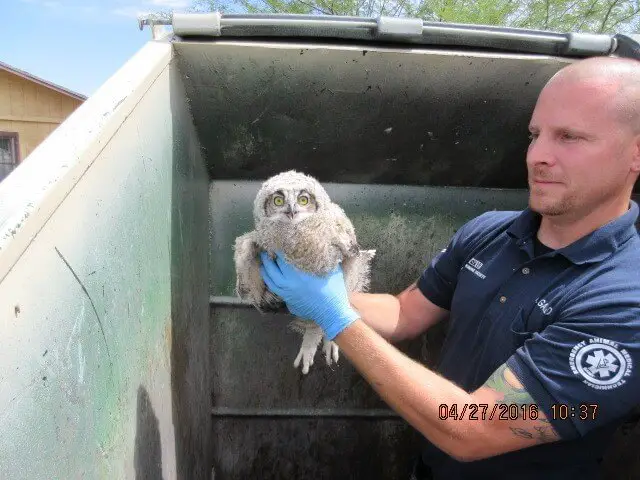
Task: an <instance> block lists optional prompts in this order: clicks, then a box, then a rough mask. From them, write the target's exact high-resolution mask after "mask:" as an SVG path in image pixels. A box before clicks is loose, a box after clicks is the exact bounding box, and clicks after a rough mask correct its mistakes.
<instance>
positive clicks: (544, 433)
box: [533, 427, 556, 441]
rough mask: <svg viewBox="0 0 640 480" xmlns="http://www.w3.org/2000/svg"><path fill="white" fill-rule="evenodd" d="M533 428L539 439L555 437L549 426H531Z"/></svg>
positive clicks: (545, 439) (544, 439)
mask: <svg viewBox="0 0 640 480" xmlns="http://www.w3.org/2000/svg"><path fill="white" fill-rule="evenodd" d="M533 429H534V430H535V431H536V432H538V435H536V436H537V437H538V438H539V439H540V440H543V441H547V440H553V439H554V438H556V436H555V435H554V434H553V433H552V432H551V431H550V427H533Z"/></svg>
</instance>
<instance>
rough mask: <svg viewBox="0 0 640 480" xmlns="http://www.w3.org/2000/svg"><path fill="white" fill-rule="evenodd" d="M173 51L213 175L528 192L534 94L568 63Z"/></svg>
mask: <svg viewBox="0 0 640 480" xmlns="http://www.w3.org/2000/svg"><path fill="white" fill-rule="evenodd" d="M175 48H176V55H177V60H178V62H179V64H180V66H181V70H182V71H183V72H184V74H185V77H188V78H185V84H186V87H187V94H188V96H189V99H190V101H191V103H192V105H193V111H194V117H195V124H196V128H197V129H198V131H199V134H200V137H201V139H202V146H203V148H204V149H205V151H206V155H207V163H208V166H209V169H210V172H211V175H212V177H213V178H216V179H220V180H222V179H233V180H240V179H244V180H250V179H256V178H265V177H268V176H269V175H271V174H272V173H274V171H276V170H284V169H288V168H294V167H299V168H304V169H305V170H306V171H307V172H308V173H311V174H313V175H315V176H317V177H318V178H319V179H320V180H321V181H325V182H328V181H337V182H350V183H362V184H373V183H378V184H400V185H440V186H465V187H471V186H475V187H494V188H503V187H504V188H521V187H525V186H526V184H525V182H524V179H525V168H524V154H525V152H526V147H527V144H528V131H527V125H528V122H529V117H530V114H531V111H532V109H533V106H534V104H535V100H536V97H537V94H538V92H539V90H540V88H541V87H542V85H543V84H544V82H545V81H546V80H547V79H548V78H549V77H550V76H551V75H553V74H554V73H555V72H556V71H557V70H558V69H559V68H560V67H562V66H563V65H565V64H567V63H568V62H570V61H571V60H569V59H559V58H552V57H548V56H544V55H540V56H536V55H524V54H520V55H515V54H500V53H496V52H482V51H455V50H451V49H427V48H420V47H418V48H411V49H404V50H403V49H394V48H391V47H390V48H381V47H372V46H370V45H366V44H362V45H349V46H346V45H325V44H322V43H319V42H317V43H306V42H297V43H290V44H286V43H278V42H276V41H271V42H263V43H258V42H255V43H244V44H240V43H236V44H234V43H233V42H228V41H227V42H215V43H198V42H192V43H187V42H181V43H178V44H176V46H175ZM230 106H232V108H230Z"/></svg>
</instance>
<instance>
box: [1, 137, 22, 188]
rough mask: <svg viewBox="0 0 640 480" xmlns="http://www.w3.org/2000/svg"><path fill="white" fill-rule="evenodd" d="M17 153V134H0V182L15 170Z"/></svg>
mask: <svg viewBox="0 0 640 480" xmlns="http://www.w3.org/2000/svg"><path fill="white" fill-rule="evenodd" d="M18 153H19V149H18V134H17V133H7V132H0V182H1V181H2V180H4V179H5V177H7V175H9V174H10V173H11V172H12V171H13V169H14V168H16V165H17V164H18V160H19V158H18Z"/></svg>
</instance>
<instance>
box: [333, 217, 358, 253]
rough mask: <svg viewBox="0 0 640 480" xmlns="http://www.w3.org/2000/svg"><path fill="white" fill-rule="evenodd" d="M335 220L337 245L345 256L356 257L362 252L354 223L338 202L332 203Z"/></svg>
mask: <svg viewBox="0 0 640 480" xmlns="http://www.w3.org/2000/svg"><path fill="white" fill-rule="evenodd" d="M332 210H333V211H332V215H333V221H334V222H335V223H334V225H335V232H336V238H335V239H334V242H335V245H336V246H337V247H338V248H339V249H340V251H341V252H342V255H343V256H344V257H345V258H349V257H355V256H357V255H358V253H359V252H360V246H359V245H358V240H357V238H356V231H355V229H354V228H353V224H352V223H351V220H349V217H347V214H346V213H344V210H342V208H340V207H339V206H338V205H336V204H332Z"/></svg>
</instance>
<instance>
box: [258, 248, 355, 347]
mask: <svg viewBox="0 0 640 480" xmlns="http://www.w3.org/2000/svg"><path fill="white" fill-rule="evenodd" d="M261 258H262V266H261V267H260V273H261V275H262V278H263V280H264V283H265V284H266V285H267V288H269V290H271V292H273V293H275V294H276V295H278V296H279V297H280V298H282V300H284V302H285V303H286V304H287V308H288V309H289V311H290V312H291V313H292V314H293V315H296V316H298V317H300V318H304V319H307V320H312V321H314V322H315V323H317V324H318V325H319V326H320V328H322V330H323V331H324V333H325V335H326V336H327V337H328V338H329V339H330V340H333V339H334V338H335V337H336V335H338V334H339V333H340V332H341V331H342V330H344V329H345V328H346V327H347V326H349V325H350V324H351V323H352V322H354V321H355V320H357V319H358V318H360V315H358V313H357V312H356V311H355V310H354V309H353V307H351V304H350V303H349V297H348V296H347V288H346V286H345V283H344V276H343V274H342V267H341V266H340V265H338V267H337V268H336V269H335V270H333V271H332V272H330V273H329V274H328V275H326V276H324V277H320V276H317V275H311V274H308V273H306V272H303V271H302V270H300V269H299V268H297V267H295V266H293V265H291V264H290V263H288V262H287V261H286V260H285V259H284V256H283V255H282V254H281V253H280V252H276V259H275V261H274V260H272V259H271V258H269V256H268V255H267V254H266V253H265V252H262V254H261Z"/></svg>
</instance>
